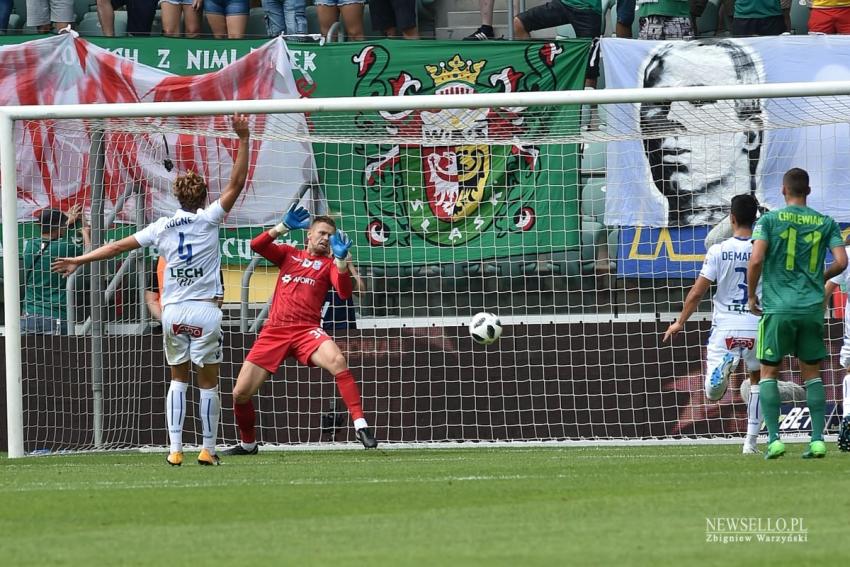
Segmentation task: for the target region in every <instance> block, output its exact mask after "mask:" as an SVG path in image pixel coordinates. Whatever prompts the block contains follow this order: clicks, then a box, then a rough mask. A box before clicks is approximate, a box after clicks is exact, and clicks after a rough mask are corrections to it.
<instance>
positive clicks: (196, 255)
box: [135, 201, 227, 307]
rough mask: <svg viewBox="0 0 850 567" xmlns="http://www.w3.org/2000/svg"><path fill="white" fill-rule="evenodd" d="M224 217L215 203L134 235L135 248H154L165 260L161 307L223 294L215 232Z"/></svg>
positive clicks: (171, 218)
mask: <svg viewBox="0 0 850 567" xmlns="http://www.w3.org/2000/svg"><path fill="white" fill-rule="evenodd" d="M226 214H227V213H226V212H225V210H224V209H223V208H222V206H221V204H220V203H219V202H218V201H216V202H214V203H212V204H211V205H209V206H208V207H207V208H206V209H198V210H197V212H194V213H191V212H189V211H184V210H182V209H181V210H178V211H177V212H176V213H174V216H172V217H162V218H160V219H158V220H157V221H155V222H154V223H152V224H150V225H149V226H148V227H147V228H145V229H143V230H140V231H139V232H137V233H136V234H135V237H136V240H138V242H139V244H141V245H142V246H156V247H157V248H159V254H160V256H162V257H164V258H165V263H166V265H165V273H164V277H163V286H162V287H163V289H162V290H160V292H161V294H160V298H161V302H162V306H163V307H165V306H166V305H169V304H172V303H180V302H181V301H190V300H203V299H213V298H215V297H218V296H221V295H222V294H223V289H222V284H221V278H220V276H219V272H220V271H221V252H220V250H219V240H218V229H219V227H220V226H221V223H222V221H223V220H224V216H225V215H226Z"/></svg>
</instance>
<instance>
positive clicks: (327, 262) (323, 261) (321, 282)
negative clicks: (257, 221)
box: [251, 231, 352, 327]
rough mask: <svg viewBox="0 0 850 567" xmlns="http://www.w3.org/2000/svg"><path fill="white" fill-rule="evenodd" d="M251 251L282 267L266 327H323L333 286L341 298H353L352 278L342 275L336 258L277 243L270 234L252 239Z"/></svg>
mask: <svg viewBox="0 0 850 567" xmlns="http://www.w3.org/2000/svg"><path fill="white" fill-rule="evenodd" d="M251 250H253V251H254V252H256V253H258V254H260V255H261V256H262V257H263V258H265V259H266V260H268V261H269V262H272V263H273V264H275V265H277V266H278V267H279V268H280V273H279V274H278V279H277V285H276V286H275V290H274V299H273V300H272V306H271V310H270V312H269V318H268V321H267V323H266V325H273V326H290V325H314V326H316V327H319V326H321V322H322V305H323V304H324V302H325V296H326V295H327V293H328V290H329V289H330V288H331V286H333V287H334V289H336V292H337V293H338V294H339V296H340V297H341V298H343V299H348V298H350V297H351V290H352V283H351V275H350V274H349V273H348V272H345V273H342V274H341V273H340V272H339V270H338V269H337V267H336V264H334V261H333V259H332V258H328V257H325V256H312V255H310V254H308V253H307V251H306V250H298V249H297V248H294V247H292V246H289V245H286V244H275V243H274V239H272V237H271V236H270V235H269V233H268V231H264V232H263V233H262V234H259V235H258V236H255V237H254V239H253V240H251Z"/></svg>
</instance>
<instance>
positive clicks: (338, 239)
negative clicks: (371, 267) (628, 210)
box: [331, 230, 352, 267]
mask: <svg viewBox="0 0 850 567" xmlns="http://www.w3.org/2000/svg"><path fill="white" fill-rule="evenodd" d="M351 244H352V242H351V239H350V238H349V237H348V235H347V234H345V232H343V231H341V230H338V231H336V232H335V233H334V234H333V235H332V236H331V251H332V252H333V254H334V258H335V259H336V260H335V262H336V265H337V267H341V265H343V264H345V265H347V264H346V262H345V260H346V258H348V251H349V250H351Z"/></svg>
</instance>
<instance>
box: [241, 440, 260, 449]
mask: <svg viewBox="0 0 850 567" xmlns="http://www.w3.org/2000/svg"><path fill="white" fill-rule="evenodd" d="M239 444H240V445H242V448H243V449H245V450H246V451H253V450H254V447H256V446H257V442H256V441H254V442H253V443H245V442H244V441H240V442H239Z"/></svg>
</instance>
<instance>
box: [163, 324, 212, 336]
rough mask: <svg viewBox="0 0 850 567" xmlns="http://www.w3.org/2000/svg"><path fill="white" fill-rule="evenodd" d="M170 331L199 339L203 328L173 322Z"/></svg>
mask: <svg viewBox="0 0 850 567" xmlns="http://www.w3.org/2000/svg"><path fill="white" fill-rule="evenodd" d="M171 332H172V333H174V334H175V335H189V336H190V337H193V338H196V339H199V338H201V336H202V335H203V334H204V329H203V328H201V327H195V326H194V325H187V324H185V323H174V324H172V325H171Z"/></svg>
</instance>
